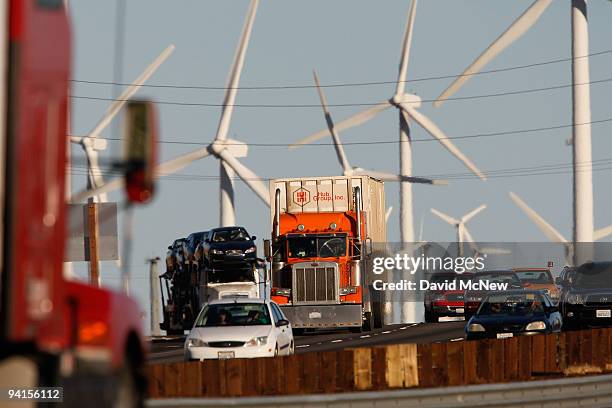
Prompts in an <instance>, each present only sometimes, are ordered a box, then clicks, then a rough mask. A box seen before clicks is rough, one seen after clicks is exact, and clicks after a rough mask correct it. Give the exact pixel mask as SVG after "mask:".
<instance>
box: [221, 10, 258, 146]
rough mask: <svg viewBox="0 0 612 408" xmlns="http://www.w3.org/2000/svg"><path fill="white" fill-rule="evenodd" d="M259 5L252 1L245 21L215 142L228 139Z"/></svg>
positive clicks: (228, 82)
mask: <svg viewBox="0 0 612 408" xmlns="http://www.w3.org/2000/svg"><path fill="white" fill-rule="evenodd" d="M258 5H259V0H251V4H250V6H249V10H248V11H247V16H246V19H245V20H244V27H243V28H242V34H241V35H240V41H239V42H238V48H237V49H236V54H235V55H234V61H233V62H232V67H231V68H230V74H229V79H228V81H227V89H226V91H225V99H224V100H223V110H222V112H221V119H220V120H219V127H218V128H217V135H216V136H215V140H225V138H227V131H228V130H229V124H230V121H231V119H232V113H233V112H234V103H235V101H236V94H237V93H238V85H239V84H240V74H241V73H242V67H243V65H244V57H245V55H246V51H247V48H248V47H249V39H250V38H251V31H252V29H253V22H254V21H255V14H256V13H257V6H258Z"/></svg>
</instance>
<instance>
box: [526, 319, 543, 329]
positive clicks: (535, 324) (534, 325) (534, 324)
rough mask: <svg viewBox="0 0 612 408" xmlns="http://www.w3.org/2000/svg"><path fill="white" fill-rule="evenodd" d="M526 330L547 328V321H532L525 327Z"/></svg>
mask: <svg viewBox="0 0 612 408" xmlns="http://www.w3.org/2000/svg"><path fill="white" fill-rule="evenodd" d="M525 330H527V331H529V330H546V323H544V322H542V321H537V322H531V323H529V324H528V325H527V327H525Z"/></svg>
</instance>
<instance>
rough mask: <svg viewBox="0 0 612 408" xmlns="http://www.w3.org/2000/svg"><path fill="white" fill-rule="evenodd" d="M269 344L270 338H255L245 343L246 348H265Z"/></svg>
mask: <svg viewBox="0 0 612 408" xmlns="http://www.w3.org/2000/svg"><path fill="white" fill-rule="evenodd" d="M267 342H268V336H260V337H253V338H252V339H251V340H249V341H247V342H246V343H245V346H247V347H250V346H263V345H264V344H266V343H267Z"/></svg>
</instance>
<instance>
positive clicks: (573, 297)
mask: <svg viewBox="0 0 612 408" xmlns="http://www.w3.org/2000/svg"><path fill="white" fill-rule="evenodd" d="M566 301H567V303H569V304H570V305H583V304H584V297H583V296H582V295H579V294H569V295H567V299H566Z"/></svg>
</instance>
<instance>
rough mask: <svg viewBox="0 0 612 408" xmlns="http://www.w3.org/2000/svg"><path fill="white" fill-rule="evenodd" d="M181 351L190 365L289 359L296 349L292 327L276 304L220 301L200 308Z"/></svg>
mask: <svg viewBox="0 0 612 408" xmlns="http://www.w3.org/2000/svg"><path fill="white" fill-rule="evenodd" d="M184 350H185V360H188V361H189V360H205V359H222V358H254V357H274V356H277V355H289V354H293V353H294V351H295V345H294V343H293V333H292V331H291V324H290V323H289V321H288V320H287V318H286V317H285V315H284V314H283V312H282V311H281V310H280V308H279V307H278V305H277V304H276V303H274V302H272V301H269V300H263V299H253V298H223V299H217V300H212V301H210V302H209V303H208V304H206V305H205V306H204V307H203V308H202V310H201V311H200V314H199V315H198V317H197V319H196V321H195V324H194V326H193V329H192V330H191V332H190V333H189V336H187V339H186V340H185V348H184Z"/></svg>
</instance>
